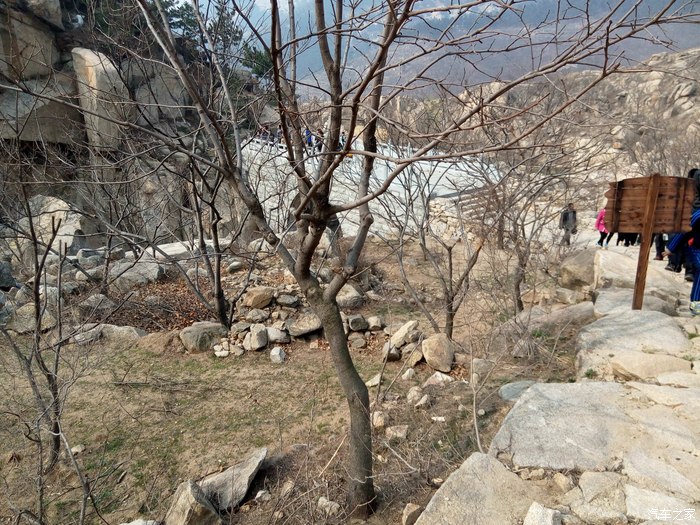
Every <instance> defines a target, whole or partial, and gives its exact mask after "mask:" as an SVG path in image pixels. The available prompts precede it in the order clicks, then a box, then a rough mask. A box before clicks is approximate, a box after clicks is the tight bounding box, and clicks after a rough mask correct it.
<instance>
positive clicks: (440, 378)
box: [423, 372, 454, 388]
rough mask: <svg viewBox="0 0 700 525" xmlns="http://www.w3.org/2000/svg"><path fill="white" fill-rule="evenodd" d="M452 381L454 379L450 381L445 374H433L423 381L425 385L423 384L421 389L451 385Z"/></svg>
mask: <svg viewBox="0 0 700 525" xmlns="http://www.w3.org/2000/svg"><path fill="white" fill-rule="evenodd" d="M453 381H454V379H452V378H451V377H450V376H448V375H447V374H443V373H442V372H435V373H434V374H433V375H431V376H430V377H429V378H428V379H427V380H426V381H425V383H423V388H425V387H427V386H431V385H437V386H443V385H446V384H448V383H452V382H453Z"/></svg>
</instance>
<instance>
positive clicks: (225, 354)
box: [214, 345, 231, 357]
mask: <svg viewBox="0 0 700 525" xmlns="http://www.w3.org/2000/svg"><path fill="white" fill-rule="evenodd" d="M217 346H219V345H217ZM230 354H231V352H229V351H228V350H214V355H215V356H216V357H228V356H229V355H230Z"/></svg>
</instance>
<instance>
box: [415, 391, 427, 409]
mask: <svg viewBox="0 0 700 525" xmlns="http://www.w3.org/2000/svg"><path fill="white" fill-rule="evenodd" d="M429 406H430V396H429V395H428V394H425V395H424V396H423V397H421V398H420V401H418V403H416V404H415V405H413V408H416V409H418V410H420V409H421V408H428V407H429Z"/></svg>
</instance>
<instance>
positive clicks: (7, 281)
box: [0, 261, 21, 292]
mask: <svg viewBox="0 0 700 525" xmlns="http://www.w3.org/2000/svg"><path fill="white" fill-rule="evenodd" d="M15 287H16V288H20V287H21V283H18V282H17V279H15V277H14V276H13V275H12V266H11V265H10V263H9V262H7V261H0V290H1V291H4V292H9V291H10V288H15Z"/></svg>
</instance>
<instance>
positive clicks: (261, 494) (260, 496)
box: [255, 490, 272, 501]
mask: <svg viewBox="0 0 700 525" xmlns="http://www.w3.org/2000/svg"><path fill="white" fill-rule="evenodd" d="M271 499H272V494H270V492H269V491H267V490H259V491H258V493H257V494H256V495H255V501H270V500H271Z"/></svg>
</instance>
